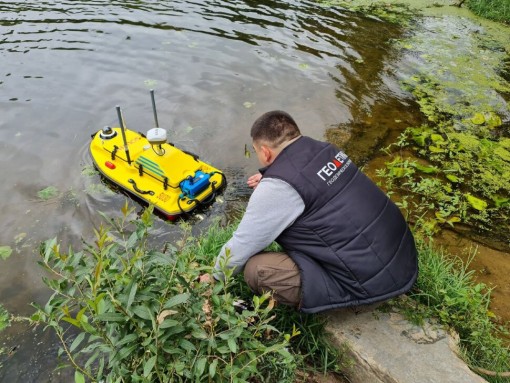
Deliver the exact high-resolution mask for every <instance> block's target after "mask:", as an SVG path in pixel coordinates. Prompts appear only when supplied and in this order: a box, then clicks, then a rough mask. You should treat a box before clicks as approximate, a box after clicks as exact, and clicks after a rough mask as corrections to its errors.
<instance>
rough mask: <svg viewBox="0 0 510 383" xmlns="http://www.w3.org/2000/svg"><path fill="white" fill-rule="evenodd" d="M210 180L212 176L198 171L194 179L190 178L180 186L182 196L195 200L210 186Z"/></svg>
mask: <svg viewBox="0 0 510 383" xmlns="http://www.w3.org/2000/svg"><path fill="white" fill-rule="evenodd" d="M210 178H211V175H210V174H206V173H204V172H202V171H200V170H197V171H196V172H195V176H194V177H192V176H189V177H188V178H186V179H185V180H184V181H182V182H181V183H180V184H179V186H180V188H181V190H182V194H184V195H185V196H186V197H188V198H195V197H196V196H197V195H199V194H200V193H201V192H202V191H203V190H204V189H206V188H207V186H209V179H210Z"/></svg>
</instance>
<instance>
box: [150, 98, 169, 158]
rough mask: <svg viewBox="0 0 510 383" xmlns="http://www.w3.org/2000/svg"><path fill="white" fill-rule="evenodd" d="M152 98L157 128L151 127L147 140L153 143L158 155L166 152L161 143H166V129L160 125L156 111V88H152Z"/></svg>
mask: <svg viewBox="0 0 510 383" xmlns="http://www.w3.org/2000/svg"><path fill="white" fill-rule="evenodd" d="M150 93H151V100H152V112H153V114H154V124H155V125H156V127H155V128H152V129H150V130H149V131H148V132H147V140H148V141H149V142H150V144H151V145H152V149H153V150H154V152H155V153H156V154H157V155H158V156H162V155H164V154H165V149H163V148H162V147H161V144H164V143H166V130H165V129H162V128H160V127H159V123H158V114H157V112H156V101H155V100H154V89H151V90H150Z"/></svg>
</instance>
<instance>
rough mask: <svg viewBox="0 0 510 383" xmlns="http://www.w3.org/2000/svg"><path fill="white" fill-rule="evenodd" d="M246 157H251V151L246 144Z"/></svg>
mask: <svg viewBox="0 0 510 383" xmlns="http://www.w3.org/2000/svg"><path fill="white" fill-rule="evenodd" d="M244 156H245V157H246V158H250V157H251V152H250V149H248V145H246V144H244Z"/></svg>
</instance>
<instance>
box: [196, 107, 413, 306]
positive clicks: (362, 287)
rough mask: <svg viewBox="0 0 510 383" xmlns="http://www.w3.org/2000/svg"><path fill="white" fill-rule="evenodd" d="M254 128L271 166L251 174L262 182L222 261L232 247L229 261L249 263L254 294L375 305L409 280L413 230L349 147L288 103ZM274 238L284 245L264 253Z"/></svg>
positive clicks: (297, 302)
mask: <svg viewBox="0 0 510 383" xmlns="http://www.w3.org/2000/svg"><path fill="white" fill-rule="evenodd" d="M251 137H252V139H253V147H254V148H255V152H256V153H257V157H258V160H259V162H260V164H261V165H262V166H263V168H262V169H260V173H259V174H256V175H253V176H251V177H250V178H249V179H248V185H249V186H250V187H252V188H253V189H255V190H254V192H253V194H252V196H251V198H250V201H249V203H248V206H247V208H246V212H245V214H244V216H243V218H242V220H241V222H240V224H239V227H238V228H237V230H236V231H235V233H234V234H233V236H232V238H231V239H230V240H229V241H228V242H227V243H226V244H225V245H224V246H223V248H222V249H221V252H220V254H219V255H218V259H217V261H216V269H217V270H219V260H220V259H221V258H222V257H224V256H225V249H226V248H229V249H230V255H231V258H230V261H229V263H228V267H230V268H234V272H235V273H237V272H240V271H241V270H243V268H244V278H245V280H246V282H247V283H248V285H249V286H250V288H251V289H252V290H253V291H254V292H255V293H257V294H262V293H263V292H266V291H272V292H273V293H274V295H273V297H274V298H275V299H276V301H277V302H279V303H282V304H286V305H291V306H295V307H296V308H298V309H300V310H301V311H303V312H306V313H316V312H319V311H323V310H329V309H334V308H340V307H346V306H357V305H364V304H370V303H374V302H378V301H382V300H386V299H389V298H391V297H394V296H396V295H399V294H402V293H405V292H406V291H408V290H409V289H410V288H411V286H412V285H413V283H414V282H415V280H416V277H417V275H418V264H417V254H416V247H415V244H414V239H413V236H412V234H411V231H410V230H409V227H408V225H407V223H406V222H405V220H404V217H403V216H402V214H401V213H400V211H399V209H398V208H397V207H396V205H395V204H394V203H393V202H392V201H390V199H389V198H388V197H387V196H386V195H385V194H384V193H383V192H382V190H380V189H379V188H378V187H377V186H376V185H375V184H374V183H373V182H372V181H371V180H370V179H369V178H368V177H366V176H365V175H364V174H363V173H362V172H360V171H359V170H358V168H357V167H356V165H355V164H354V163H353V162H352V161H351V160H350V159H349V157H348V156H347V155H346V154H345V153H343V152H342V151H340V150H338V149H337V148H336V147H335V146H333V145H331V144H328V143H324V142H320V141H316V140H314V139H311V138H309V137H305V136H302V135H301V133H300V131H299V128H298V126H297V124H296V123H295V122H294V120H293V119H292V117H291V116H290V115H289V114H287V113H285V112H282V111H272V112H268V113H265V114H264V115H262V116H261V117H259V118H258V119H257V120H256V121H255V123H254V124H253V126H252V128H251ZM273 241H276V242H277V243H279V244H280V245H281V246H282V247H283V249H284V252H281V253H279V252H278V253H277V252H263V250H264V249H265V248H266V247H267V246H268V245H269V244H270V243H271V242H273ZM221 276H222V275H221V273H220V272H218V273H217V274H215V277H217V278H221ZM201 280H202V281H208V280H210V278H208V276H202V277H201Z"/></svg>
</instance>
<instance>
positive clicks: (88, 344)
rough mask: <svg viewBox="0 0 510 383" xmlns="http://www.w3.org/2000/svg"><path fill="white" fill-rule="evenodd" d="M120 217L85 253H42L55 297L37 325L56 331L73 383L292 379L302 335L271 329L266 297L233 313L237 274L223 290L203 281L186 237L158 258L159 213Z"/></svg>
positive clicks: (47, 249) (52, 247) (51, 248)
mask: <svg viewBox="0 0 510 383" xmlns="http://www.w3.org/2000/svg"><path fill="white" fill-rule="evenodd" d="M122 212H123V215H122V217H121V218H118V219H108V218H107V217H105V218H106V219H107V221H108V224H107V226H102V227H101V228H99V230H97V231H96V238H95V242H94V243H93V244H91V243H84V246H83V250H82V251H79V252H75V251H73V249H69V250H68V251H67V252H63V251H61V249H60V246H59V245H58V244H57V241H56V240H55V239H53V240H49V241H46V242H45V243H44V244H43V245H42V247H41V256H42V261H41V262H40V263H41V265H42V266H43V267H44V268H45V269H46V270H47V271H48V272H50V273H51V274H52V278H45V279H44V281H45V283H46V285H47V286H48V287H49V288H50V289H51V290H53V295H52V296H51V298H50V299H49V300H48V302H47V303H46V304H45V305H44V306H43V307H37V312H36V313H35V314H34V315H33V316H32V320H33V321H36V322H39V323H42V324H45V325H46V326H47V327H50V328H52V329H53V330H54V331H55V332H56V334H57V336H58V337H59V339H60V340H61V345H62V348H61V350H60V354H65V355H66V356H67V359H68V360H69V363H70V365H71V366H72V367H73V368H74V369H75V381H76V382H84V381H85V380H89V381H92V382H95V381H102V382H156V381H157V382H191V381H193V382H202V381H207V382H248V381H250V382H270V381H282V382H292V381H294V371H295V367H296V362H295V357H294V356H293V355H292V354H291V353H290V352H289V351H288V346H289V343H290V340H291V338H292V337H293V336H295V335H297V333H298V331H297V330H295V329H294V331H293V332H291V333H290V334H281V333H280V332H279V331H277V330H276V328H275V327H274V326H272V324H271V321H272V320H273V319H274V312H273V306H274V301H273V300H272V298H271V297H270V295H269V294H265V295H263V296H254V297H253V298H252V304H253V309H250V310H243V311H242V312H238V311H236V309H235V307H234V301H235V300H236V299H238V297H237V296H236V295H235V293H233V292H232V291H231V290H232V289H231V287H232V284H233V283H234V279H233V278H232V275H231V273H232V272H231V271H230V270H228V269H224V273H225V276H226V278H225V281H224V282H216V283H215V284H214V285H209V284H204V283H199V282H197V277H198V276H199V275H200V274H201V273H204V272H210V271H211V267H210V266H201V265H209V264H212V263H211V262H210V259H201V258H200V255H199V254H200V252H198V251H189V250H185V249H195V250H196V249H197V246H198V247H200V246H202V245H201V244H200V243H197V242H195V241H194V239H193V238H192V237H190V236H189V231H185V235H184V238H183V239H182V240H181V241H178V242H177V244H178V246H179V248H175V247H174V246H172V245H169V244H166V245H164V248H163V249H162V250H161V251H158V250H154V249H151V248H150V246H149V237H150V235H149V233H150V228H151V226H152V223H153V216H152V214H151V212H152V210H151V209H147V210H146V211H145V212H144V213H143V214H142V216H141V217H140V218H139V219H130V218H129V217H130V216H131V215H132V211H131V210H130V209H128V207H127V205H126V206H125V207H124V208H123V209H122ZM216 245H218V246H219V242H218V243H217V244H216ZM202 254H203V253H202ZM209 257H210V256H209Z"/></svg>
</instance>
